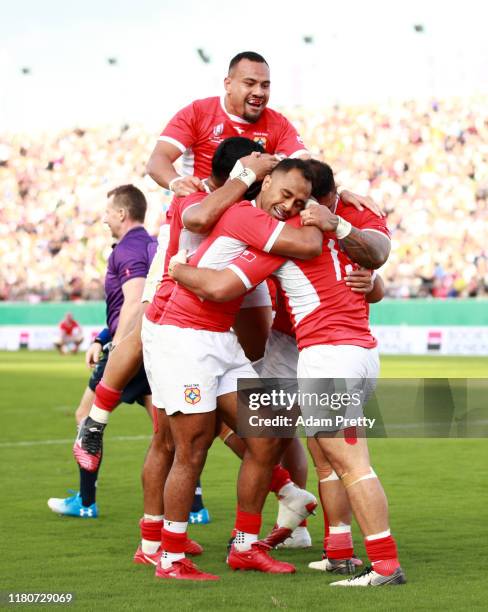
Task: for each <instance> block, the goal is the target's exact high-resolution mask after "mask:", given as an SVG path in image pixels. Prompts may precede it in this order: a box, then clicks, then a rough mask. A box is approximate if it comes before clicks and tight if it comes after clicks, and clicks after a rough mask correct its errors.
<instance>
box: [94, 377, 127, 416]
mask: <svg viewBox="0 0 488 612" xmlns="http://www.w3.org/2000/svg"><path fill="white" fill-rule="evenodd" d="M121 397H122V391H119V390H118V389H112V388H111V387H107V385H106V384H105V383H104V382H103V380H101V381H100V382H99V383H98V385H97V386H96V388H95V401H94V402H93V403H94V404H95V406H96V407H97V408H100V409H101V410H106V411H107V412H112V410H113V409H114V408H116V407H117V406H118V405H119V403H120V398H121Z"/></svg>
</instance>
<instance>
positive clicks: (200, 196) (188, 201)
mask: <svg viewBox="0 0 488 612" xmlns="http://www.w3.org/2000/svg"><path fill="white" fill-rule="evenodd" d="M207 196H208V193H206V192H205V191H196V192H195V193H191V194H190V195H188V196H186V198H183V200H182V201H181V202H180V204H179V206H178V212H179V214H180V220H181V226H182V227H185V220H184V216H185V211H187V210H188V209H189V208H191V207H192V206H196V205H197V204H200V202H201V201H202V200H204V199H205V198H206V197H207Z"/></svg>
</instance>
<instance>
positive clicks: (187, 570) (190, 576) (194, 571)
mask: <svg viewBox="0 0 488 612" xmlns="http://www.w3.org/2000/svg"><path fill="white" fill-rule="evenodd" d="M155 576H156V578H167V579H168V578H169V579H174V580H220V576H215V575H214V574H207V573H206V572H202V571H201V570H199V569H198V567H197V566H196V565H194V564H193V561H191V560H190V559H181V560H180V561H174V562H173V563H172V564H171V565H170V566H169V567H168V568H166V569H164V568H163V567H161V563H158V566H157V567H156V574H155Z"/></svg>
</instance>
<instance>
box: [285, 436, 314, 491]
mask: <svg viewBox="0 0 488 612" xmlns="http://www.w3.org/2000/svg"><path fill="white" fill-rule="evenodd" d="M281 465H282V466H283V467H284V468H286V469H287V470H288V471H289V472H290V477H291V479H292V480H293V482H294V483H295V484H296V485H298V486H299V487H300V488H302V489H305V488H306V486H307V476H308V462H307V455H306V453H305V449H304V448H303V445H302V443H301V441H300V439H299V438H293V439H292V440H291V442H290V443H289V444H288V446H287V447H286V449H285V450H284V452H283V455H282V457H281Z"/></svg>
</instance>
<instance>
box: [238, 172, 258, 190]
mask: <svg viewBox="0 0 488 612" xmlns="http://www.w3.org/2000/svg"><path fill="white" fill-rule="evenodd" d="M234 178H236V179H239V180H240V181H242V182H243V183H244V185H245V186H246V187H247V188H248V189H249V187H250V186H251V185H252V184H253V183H254V182H256V173H255V172H254V171H253V170H251V168H244V170H243V171H242V172H241V173H240V174H238V175H237V176H236V177H234Z"/></svg>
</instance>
